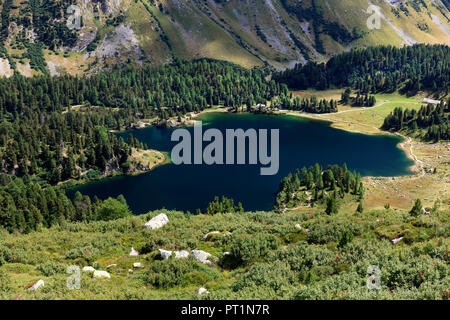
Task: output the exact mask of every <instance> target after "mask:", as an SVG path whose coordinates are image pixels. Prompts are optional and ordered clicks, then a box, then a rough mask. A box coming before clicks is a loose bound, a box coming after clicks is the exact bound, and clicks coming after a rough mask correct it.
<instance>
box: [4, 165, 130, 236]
mask: <svg viewBox="0 0 450 320" xmlns="http://www.w3.org/2000/svg"><path fill="white" fill-rule="evenodd" d="M130 214H131V212H130V210H129V209H128V205H127V203H126V201H125V198H124V197H123V196H119V197H118V198H117V199H113V198H109V199H106V200H105V201H101V200H99V199H98V198H97V197H94V199H93V200H91V199H90V198H89V197H88V196H83V195H81V193H79V192H77V193H76V194H75V197H74V199H73V201H71V200H70V199H69V198H68V197H67V196H66V195H65V193H64V191H63V190H57V189H55V188H53V187H51V186H49V187H46V188H42V187H41V186H40V185H39V184H38V183H35V182H33V181H31V180H30V179H29V177H28V176H26V177H24V178H23V179H22V178H17V177H10V176H8V175H5V174H0V227H3V228H4V229H6V230H7V231H9V232H13V231H19V232H23V233H27V232H31V231H35V230H39V228H43V227H44V228H48V227H50V226H52V225H55V224H61V223H64V222H66V221H93V220H111V219H117V218H120V217H124V216H126V215H130Z"/></svg>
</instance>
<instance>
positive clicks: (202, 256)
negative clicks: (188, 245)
mask: <svg viewBox="0 0 450 320" xmlns="http://www.w3.org/2000/svg"><path fill="white" fill-rule="evenodd" d="M191 254H192V256H193V257H194V259H195V260H196V261H198V262H201V263H204V264H210V263H211V261H209V260H208V258H209V257H211V254H210V253H208V252H206V251H203V250H192V251H191Z"/></svg>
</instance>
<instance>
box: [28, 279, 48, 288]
mask: <svg viewBox="0 0 450 320" xmlns="http://www.w3.org/2000/svg"><path fill="white" fill-rule="evenodd" d="M44 285H45V284H44V280H39V281H37V282H35V283H34V284H33V285H32V286H31V287H29V288H28V290H30V291H35V290H37V289H39V288H40V287H43V286H44Z"/></svg>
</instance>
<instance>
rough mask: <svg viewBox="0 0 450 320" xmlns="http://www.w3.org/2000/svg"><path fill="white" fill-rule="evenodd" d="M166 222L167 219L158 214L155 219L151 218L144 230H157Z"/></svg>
mask: <svg viewBox="0 0 450 320" xmlns="http://www.w3.org/2000/svg"><path fill="white" fill-rule="evenodd" d="M168 222H169V218H168V217H167V216H166V215H165V214H164V213H160V214H158V215H157V216H156V217H153V218H152V219H150V220H149V221H148V222H147V223H145V224H144V228H147V229H151V230H154V229H159V228H161V227H162V226H164V225H165V224H167V223H168Z"/></svg>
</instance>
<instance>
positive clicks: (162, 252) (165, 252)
mask: <svg viewBox="0 0 450 320" xmlns="http://www.w3.org/2000/svg"><path fill="white" fill-rule="evenodd" d="M158 250H159V254H160V255H161V258H163V259H164V260H166V259H169V257H170V256H171V255H172V254H173V253H175V258H177V259H184V258H187V257H189V252H188V251H186V250H181V251H170V250H164V249H158Z"/></svg>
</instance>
